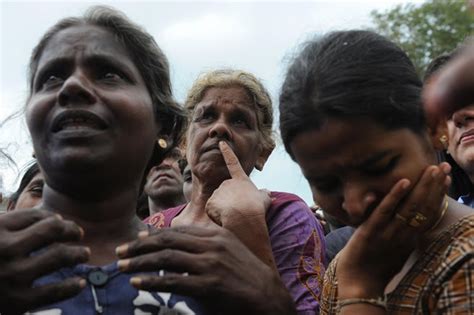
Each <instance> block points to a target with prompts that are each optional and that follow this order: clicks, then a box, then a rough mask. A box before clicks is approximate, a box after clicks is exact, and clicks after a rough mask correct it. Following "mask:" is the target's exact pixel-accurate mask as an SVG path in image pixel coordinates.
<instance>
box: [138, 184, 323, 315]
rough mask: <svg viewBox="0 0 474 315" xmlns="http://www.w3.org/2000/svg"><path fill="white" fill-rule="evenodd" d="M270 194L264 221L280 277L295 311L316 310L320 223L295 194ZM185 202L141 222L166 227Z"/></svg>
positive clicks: (320, 274)
mask: <svg viewBox="0 0 474 315" xmlns="http://www.w3.org/2000/svg"><path fill="white" fill-rule="evenodd" d="M272 198H273V202H272V205H271V206H270V208H269V209H268V211H267V215H266V221H267V226H268V232H269V235H270V242H271V245H272V251H273V256H274V257H275V262H276V264H277V268H278V271H279V273H280V276H281V279H282V281H283V283H284V284H285V285H286V287H287V288H288V290H289V292H290V293H291V295H292V296H293V299H294V301H295V304H296V308H297V310H298V314H304V315H306V314H308V315H310V314H311V315H312V314H319V300H320V296H321V290H322V283H323V275H324V271H325V267H324V257H325V243H324V233H323V230H322V227H321V226H320V224H319V222H318V220H317V219H316V217H315V216H314V214H313V213H312V212H311V210H310V209H309V207H308V206H307V205H306V203H305V202H304V201H303V200H301V198H299V197H298V196H296V195H293V194H289V193H283V192H272ZM185 206H186V205H181V206H178V207H175V208H170V209H167V210H164V211H162V212H159V213H157V214H155V215H153V216H150V217H148V218H146V219H145V221H144V222H145V223H147V224H150V225H153V226H155V227H157V228H164V227H169V226H171V221H172V220H173V219H174V218H175V217H176V216H178V215H179V214H180V213H181V211H183V209H184V208H185Z"/></svg>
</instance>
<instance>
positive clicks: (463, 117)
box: [452, 107, 474, 127]
mask: <svg viewBox="0 0 474 315" xmlns="http://www.w3.org/2000/svg"><path fill="white" fill-rule="evenodd" d="M473 118H474V110H473V109H472V108H470V107H468V108H462V109H460V110H458V111H456V112H454V114H453V116H452V119H453V122H454V124H455V125H456V127H463V126H465V125H466V124H467V123H468V122H469V121H470V120H472V119H473Z"/></svg>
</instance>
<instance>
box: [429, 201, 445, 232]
mask: <svg viewBox="0 0 474 315" xmlns="http://www.w3.org/2000/svg"><path fill="white" fill-rule="evenodd" d="M448 206H449V199H448V196H446V195H444V204H443V208H442V209H441V213H440V215H439V218H438V220H436V222H435V223H434V224H433V225H432V226H431V227H430V228H429V230H428V232H431V231H433V230H434V229H436V227H438V225H439V224H440V223H441V220H443V218H444V216H445V215H446V212H447V211H448Z"/></svg>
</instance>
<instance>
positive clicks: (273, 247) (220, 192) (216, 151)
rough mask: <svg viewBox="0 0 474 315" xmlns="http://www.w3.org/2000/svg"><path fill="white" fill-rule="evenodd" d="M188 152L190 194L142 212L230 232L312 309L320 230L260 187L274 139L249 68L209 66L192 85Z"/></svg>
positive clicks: (304, 213)
mask: <svg viewBox="0 0 474 315" xmlns="http://www.w3.org/2000/svg"><path fill="white" fill-rule="evenodd" d="M185 108H186V109H187V111H188V113H189V114H188V117H189V119H190V123H189V127H188V130H187V133H186V158H187V161H188V163H189V166H190V169H191V172H192V193H191V200H190V201H189V203H187V204H186V205H182V206H179V207H176V208H172V209H168V210H166V211H163V212H160V213H158V214H156V215H155V216H151V217H150V218H148V219H147V222H149V223H151V224H154V225H155V226H157V227H169V226H171V227H173V226H176V227H179V226H216V225H221V226H223V227H224V228H226V229H229V230H230V231H231V232H233V233H234V234H235V235H236V236H237V237H238V238H239V239H240V240H241V241H242V242H243V243H244V244H245V245H246V246H247V247H248V248H249V249H251V250H252V252H253V253H254V254H255V255H256V256H257V257H259V258H260V259H261V261H262V262H264V263H265V264H267V265H268V266H269V267H271V268H272V269H273V270H275V273H276V274H277V275H278V274H279V277H281V279H282V281H283V283H284V284H285V286H286V288H287V289H288V290H289V292H290V293H291V295H292V297H293V301H294V302H295V304H296V310H297V311H298V313H299V314H317V313H318V312H319V310H318V309H319V296H320V293H321V291H320V288H321V280H322V275H323V273H324V248H325V247H324V233H323V231H322V228H321V226H320V225H319V223H318V221H317V219H316V218H315V216H314V214H313V213H312V212H311V210H310V209H309V208H308V206H307V205H306V204H305V203H304V201H303V200H301V199H300V198H299V197H297V196H295V195H292V194H289V193H283V192H271V193H270V192H268V191H263V190H258V189H257V188H256V187H255V185H254V184H253V183H252V181H251V180H250V178H249V175H250V173H251V172H252V171H253V170H254V169H257V170H260V171H261V170H263V167H264V165H265V162H266V161H267V158H268V157H269V156H270V153H271V152H272V150H273V148H274V146H275V143H274V139H273V136H272V123H273V108H272V102H271V98H270V95H269V94H268V92H267V90H266V89H265V87H264V86H263V85H262V83H261V82H260V81H259V80H258V79H257V78H256V77H255V76H254V75H252V74H250V73H248V72H244V71H240V70H233V69H223V70H215V71H211V72H208V73H205V74H203V75H201V76H200V77H199V78H198V79H197V80H196V81H195V82H194V84H193V86H192V87H191V89H190V91H189V93H188V96H187V99H186V101H185Z"/></svg>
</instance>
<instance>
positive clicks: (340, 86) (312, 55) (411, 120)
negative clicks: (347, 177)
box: [280, 30, 425, 158]
mask: <svg viewBox="0 0 474 315" xmlns="http://www.w3.org/2000/svg"><path fill="white" fill-rule="evenodd" d="M421 88H422V83H421V81H420V79H419V77H418V75H417V73H416V70H415V67H414V66H413V63H412V62H411V61H410V59H409V58H408V56H407V55H406V54H405V53H404V52H403V51H402V50H401V49H400V48H399V47H398V46H397V45H395V44H394V43H392V42H391V41H389V40H388V39H386V38H385V37H383V36H380V35H378V34H376V33H374V32H371V31H359V30H353V31H339V32H333V33H329V34H327V35H326V36H324V37H322V38H319V39H315V40H312V41H309V42H308V43H306V44H305V46H304V48H303V50H302V51H301V53H300V54H299V55H298V56H297V57H296V58H295V59H294V61H293V62H292V64H291V65H290V67H289V69H288V72H287V74H286V78H285V81H284V83H283V86H282V89H281V94H280V131H281V136H282V138H283V143H284V144H285V148H286V150H287V151H288V153H289V154H290V156H291V157H292V158H294V156H293V154H292V152H291V149H290V143H291V141H292V139H293V138H294V137H295V136H296V135H297V134H299V133H301V132H304V131H307V130H311V129H318V128H320V127H321V126H322V125H323V124H324V122H325V121H326V120H327V119H328V118H337V119H354V118H368V119H371V120H373V121H375V122H377V123H378V124H380V125H381V126H382V127H384V128H386V129H388V130H392V129H399V128H408V129H410V130H412V131H414V132H416V133H420V134H421V133H422V132H423V131H424V130H425V117H424V114H423V109H422V106H421Z"/></svg>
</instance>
